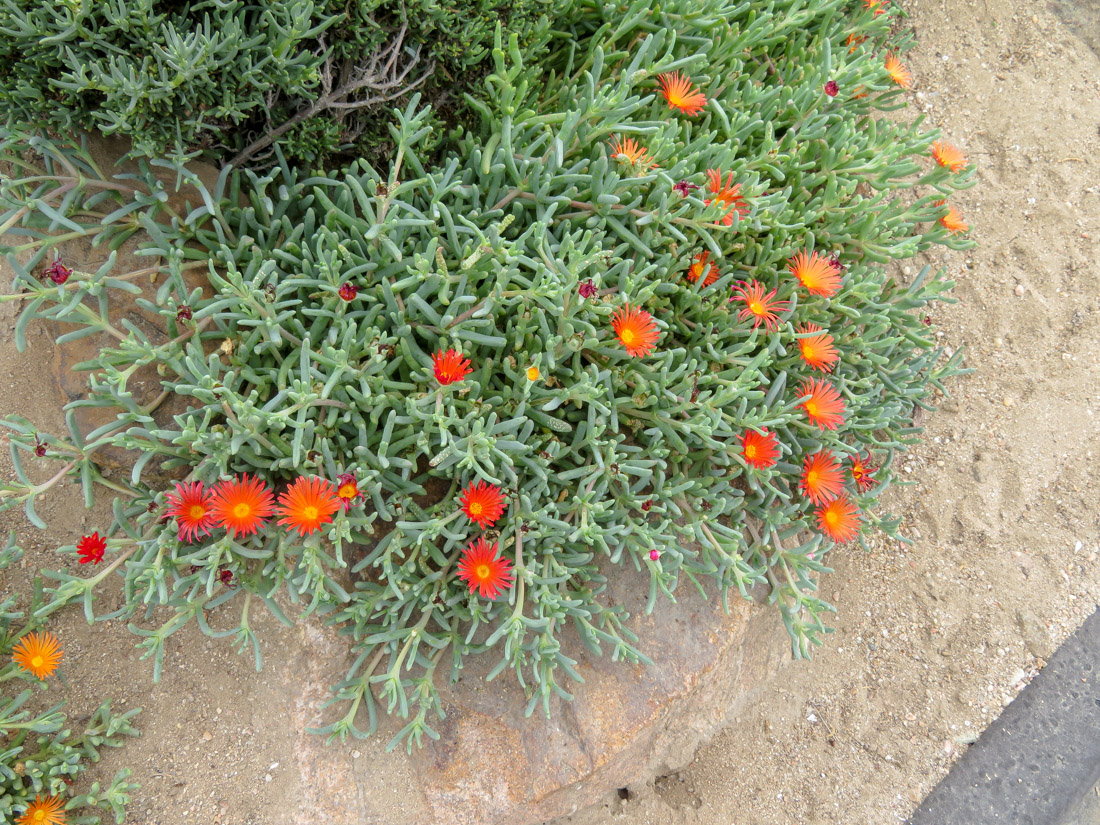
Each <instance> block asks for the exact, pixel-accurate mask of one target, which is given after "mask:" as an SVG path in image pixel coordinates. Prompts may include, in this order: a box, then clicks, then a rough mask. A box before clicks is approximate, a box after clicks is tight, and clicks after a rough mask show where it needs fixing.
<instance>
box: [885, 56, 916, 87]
mask: <svg viewBox="0 0 1100 825" xmlns="http://www.w3.org/2000/svg"><path fill="white" fill-rule="evenodd" d="M886 74H888V75H890V79H891V80H892V81H894V82H895V83H897V84H898V85H899V86H901V88H903V89H908V88H909V87H910V86H912V85H913V75H911V74H910V73H909V70H908V69H907V68H905V66H903V65H902V62H901V61H900V60H898V59H897V58H896V57H894V56H893V55H892V54H888V55H886Z"/></svg>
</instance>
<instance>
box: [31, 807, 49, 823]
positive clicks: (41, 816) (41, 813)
mask: <svg viewBox="0 0 1100 825" xmlns="http://www.w3.org/2000/svg"><path fill="white" fill-rule="evenodd" d="M31 821H32V822H45V821H46V811H45V809H44V808H39V809H38V810H37V811H35V812H34V816H33V817H32V819H31Z"/></svg>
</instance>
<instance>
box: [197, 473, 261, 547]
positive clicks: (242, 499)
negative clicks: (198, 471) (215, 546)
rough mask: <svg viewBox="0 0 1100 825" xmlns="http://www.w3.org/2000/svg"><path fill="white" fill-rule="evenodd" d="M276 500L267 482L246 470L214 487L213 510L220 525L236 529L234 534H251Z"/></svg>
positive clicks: (212, 492)
mask: <svg viewBox="0 0 1100 825" xmlns="http://www.w3.org/2000/svg"><path fill="white" fill-rule="evenodd" d="M274 504H275V501H274V496H272V494H271V491H270V490H269V489H268V488H267V484H265V483H264V482H263V481H261V480H260V479H258V478H253V477H251V476H249V475H247V474H246V475H245V476H244V477H243V478H242V477H241V476H234V477H233V479H232V481H230V480H228V479H227V480H225V481H222V482H219V483H218V485H217V486H216V487H215V488H214V489H213V490H212V491H211V498H210V512H211V513H212V514H213V516H214V522H215V525H216V526H218V527H224V528H225V529H226V530H231V531H233V535H234V536H248V535H251V534H252V533H255V532H256V531H257V530H259V529H260V528H261V527H263V526H264V519H266V518H268V517H269V516H270V515H271V512H272V509H273V506H274Z"/></svg>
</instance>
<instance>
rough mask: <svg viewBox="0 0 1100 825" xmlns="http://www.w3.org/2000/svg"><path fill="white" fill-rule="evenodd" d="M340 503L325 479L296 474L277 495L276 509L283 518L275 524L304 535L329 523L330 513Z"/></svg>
mask: <svg viewBox="0 0 1100 825" xmlns="http://www.w3.org/2000/svg"><path fill="white" fill-rule="evenodd" d="M343 506H344V505H343V503H342V502H341V501H340V498H339V497H338V496H337V495H336V489H335V488H334V487H333V486H332V482H331V481H329V480H328V479H327V478H318V477H317V476H309V477H306V476H298V478H296V479H294V482H293V483H292V484H291V485H290V486H289V487H288V488H287V489H286V492H284V493H283V494H282V495H281V496H279V507H278V509H276V511H275V512H276V514H277V515H280V516H282V518H281V519H279V521H278V522H276V523H277V524H279V525H280V526H282V525H285V526H287V527H288V528H289V529H290V530H293V531H297V533H298V535H300V536H304V535H306V534H307V533H314V532H316V531H317V530H320V529H321V525H323V524H328V523H329V522H331V521H332V514H333V513H335V512H336V511H337V510H340V509H342V508H343Z"/></svg>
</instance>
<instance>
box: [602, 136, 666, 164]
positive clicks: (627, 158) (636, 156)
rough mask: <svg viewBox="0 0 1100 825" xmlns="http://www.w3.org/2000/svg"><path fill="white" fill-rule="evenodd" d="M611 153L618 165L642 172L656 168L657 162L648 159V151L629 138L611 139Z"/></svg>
mask: <svg viewBox="0 0 1100 825" xmlns="http://www.w3.org/2000/svg"><path fill="white" fill-rule="evenodd" d="M611 153H612V154H613V155H615V159H616V160H618V161H619V162H620V163H622V164H624V165H626V166H632V167H636V168H638V169H641V170H642V171H643V172H647V171H649V170H650V169H656V168H657V161H655V160H653V158H652V157H650V154H649V150H648V149H646V148H645V147H644V146H642V145H641V144H640V143H638V141H636V140H635V139H634V138H631V137H628V138H625V139H620V138H619V137H614V138H612V139H611Z"/></svg>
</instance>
